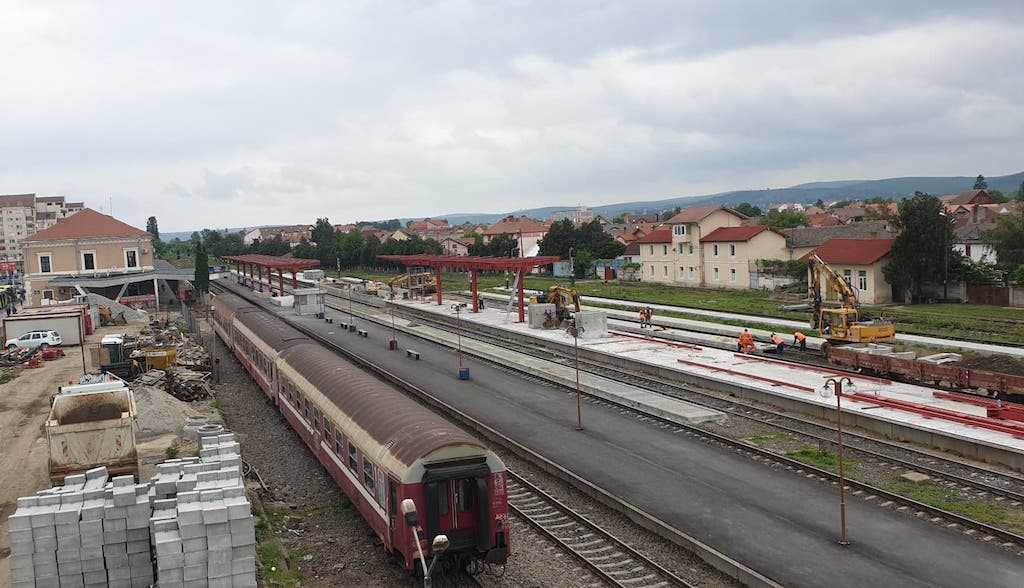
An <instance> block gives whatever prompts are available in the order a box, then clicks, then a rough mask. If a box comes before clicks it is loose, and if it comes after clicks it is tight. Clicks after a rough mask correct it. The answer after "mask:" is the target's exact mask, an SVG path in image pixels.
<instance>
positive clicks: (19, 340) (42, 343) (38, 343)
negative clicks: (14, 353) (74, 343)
mask: <svg viewBox="0 0 1024 588" xmlns="http://www.w3.org/2000/svg"><path fill="white" fill-rule="evenodd" d="M61 342H62V341H61V338H60V333H58V332H57V331H29V332H27V333H25V334H24V335H22V336H20V337H15V338H13V339H8V340H7V344H6V345H5V347H7V349H14V348H16V347H24V348H25V349H31V348H34V347H42V348H43V349H46V348H47V347H49V346H51V345H60V344H61Z"/></svg>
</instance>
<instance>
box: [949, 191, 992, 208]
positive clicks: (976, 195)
mask: <svg viewBox="0 0 1024 588" xmlns="http://www.w3.org/2000/svg"><path fill="white" fill-rule="evenodd" d="M941 200H942V201H943V202H944V203H946V204H954V205H955V204H998V203H997V202H996V199H995V198H993V197H992V195H991V194H989V193H988V191H987V190H964V191H963V192H960V193H959V194H948V195H946V196H943V197H942V198H941Z"/></svg>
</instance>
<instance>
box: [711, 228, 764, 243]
mask: <svg viewBox="0 0 1024 588" xmlns="http://www.w3.org/2000/svg"><path fill="white" fill-rule="evenodd" d="M767 230H768V227H766V226H763V225H754V226H748V227H719V228H717V229H715V230H713V231H711V232H710V233H708V236H707V237H704V238H703V239H701V240H700V242H701V243H705V242H707V243H712V242H719V243H720V242H723V241H749V240H751V239H753V238H754V237H755V236H757V235H760V234H761V233H763V232H765V231H767Z"/></svg>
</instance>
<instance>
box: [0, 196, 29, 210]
mask: <svg viewBox="0 0 1024 588" xmlns="http://www.w3.org/2000/svg"><path fill="white" fill-rule="evenodd" d="M35 205H36V195H35V194H3V195H0V208H17V207H23V208H31V207H33V206H35Z"/></svg>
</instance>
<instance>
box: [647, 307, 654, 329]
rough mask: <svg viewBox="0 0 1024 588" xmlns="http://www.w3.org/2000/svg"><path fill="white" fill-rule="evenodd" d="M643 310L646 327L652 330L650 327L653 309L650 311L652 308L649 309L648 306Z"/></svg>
mask: <svg viewBox="0 0 1024 588" xmlns="http://www.w3.org/2000/svg"><path fill="white" fill-rule="evenodd" d="M645 310H646V313H645V314H646V315H647V326H648V327H651V328H654V327H653V326H652V325H651V315H653V314H654V310H653V309H652V308H651V307H650V306H648V307H647V308H646V309H645Z"/></svg>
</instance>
